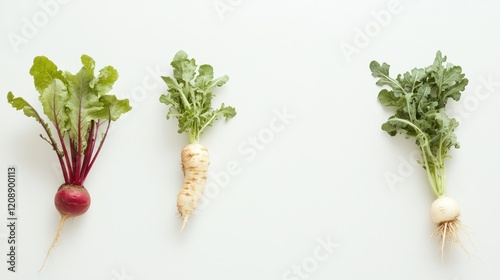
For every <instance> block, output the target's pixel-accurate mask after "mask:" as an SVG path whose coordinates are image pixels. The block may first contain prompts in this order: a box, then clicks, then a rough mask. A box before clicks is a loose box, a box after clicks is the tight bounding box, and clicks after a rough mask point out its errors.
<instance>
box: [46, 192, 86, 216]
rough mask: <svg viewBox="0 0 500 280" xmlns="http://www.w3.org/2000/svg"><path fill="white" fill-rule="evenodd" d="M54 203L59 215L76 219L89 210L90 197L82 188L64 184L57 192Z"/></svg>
mask: <svg viewBox="0 0 500 280" xmlns="http://www.w3.org/2000/svg"><path fill="white" fill-rule="evenodd" d="M54 203H55V205H56V209H57V210H58V211H59V213H61V215H66V216H69V217H76V216H80V215H82V214H84V213H85V212H87V210H89V207H90V195H89V192H88V191H87V189H86V188H85V187H83V186H73V185H66V184H64V185H62V186H60V187H59V189H58V190H57V193H56V197H55V198H54Z"/></svg>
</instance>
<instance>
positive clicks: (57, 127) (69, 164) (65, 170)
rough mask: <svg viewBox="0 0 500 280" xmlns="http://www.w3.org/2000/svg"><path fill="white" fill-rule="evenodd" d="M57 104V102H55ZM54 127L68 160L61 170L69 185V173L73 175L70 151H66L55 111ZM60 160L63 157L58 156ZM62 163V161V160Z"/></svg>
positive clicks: (62, 164) (65, 157) (62, 163)
mask: <svg viewBox="0 0 500 280" xmlns="http://www.w3.org/2000/svg"><path fill="white" fill-rule="evenodd" d="M54 103H55V101H54ZM54 107H55V104H54ZM54 126H55V128H56V131H57V136H58V137H59V142H60V143H61V147H62V152H63V154H64V159H65V160H66V165H67V166H65V165H64V162H61V169H62V172H63V175H64V181H65V183H69V182H68V179H69V178H68V171H69V172H70V173H71V172H72V170H71V169H72V166H71V163H70V161H69V156H68V151H67V150H66V145H65V143H64V139H63V136H62V134H61V130H60V127H59V122H58V120H57V115H56V112H55V111H54ZM58 156H59V158H60V159H61V155H58ZM61 161H62V160H61Z"/></svg>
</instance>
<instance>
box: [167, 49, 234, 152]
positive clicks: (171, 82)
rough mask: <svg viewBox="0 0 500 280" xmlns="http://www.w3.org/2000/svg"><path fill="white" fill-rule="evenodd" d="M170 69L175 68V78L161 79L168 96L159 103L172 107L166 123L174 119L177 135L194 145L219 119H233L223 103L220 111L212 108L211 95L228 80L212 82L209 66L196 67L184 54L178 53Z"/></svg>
mask: <svg viewBox="0 0 500 280" xmlns="http://www.w3.org/2000/svg"><path fill="white" fill-rule="evenodd" d="M170 65H172V67H173V68H174V77H173V78H172V77H162V79H163V80H164V81H165V83H166V84H167V86H168V92H169V93H168V94H163V95H162V96H160V102H162V103H164V104H166V105H171V107H170V108H169V111H168V114H167V119H169V118H170V117H176V118H177V119H178V120H179V131H178V132H179V133H182V132H186V133H187V134H188V136H189V143H197V142H198V141H199V139H200V135H201V133H202V132H203V131H204V129H205V128H207V127H208V126H212V124H213V122H214V121H215V120H217V119H218V118H219V117H221V116H223V117H224V118H225V119H226V121H227V120H229V119H231V118H232V117H234V116H235V115H236V110H235V109H234V108H233V107H230V106H225V105H224V103H222V105H221V106H220V108H219V109H215V110H214V109H213V108H212V98H213V97H214V94H213V92H212V91H213V89H214V88H215V87H220V86H222V85H224V84H225V83H226V82H227V81H228V80H229V77H228V76H226V75H224V76H222V77H219V78H216V79H214V71H213V68H212V66H210V65H208V64H204V65H201V66H200V67H197V65H196V61H195V60H194V59H193V58H191V59H189V58H188V55H187V54H186V53H185V52H184V51H179V52H177V54H176V55H175V57H174V59H173V61H172V63H171V64H170Z"/></svg>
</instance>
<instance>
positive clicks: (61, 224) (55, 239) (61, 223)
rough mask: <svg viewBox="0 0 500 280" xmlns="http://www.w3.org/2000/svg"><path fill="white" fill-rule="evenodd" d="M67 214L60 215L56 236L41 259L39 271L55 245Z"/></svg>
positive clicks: (67, 216)
mask: <svg viewBox="0 0 500 280" xmlns="http://www.w3.org/2000/svg"><path fill="white" fill-rule="evenodd" d="M69 217H70V216H69V215H64V214H62V215H61V220H60V221H59V228H58V229H57V233H56V237H55V238H54V241H52V244H51V245H50V248H49V250H48V251H47V255H46V256H45V259H44V260H43V264H42V267H41V268H40V270H39V271H42V269H43V267H44V266H45V263H46V262H47V259H48V258H49V255H50V251H52V249H53V248H54V247H55V246H56V243H57V240H58V239H59V236H60V235H61V232H62V230H63V227H64V222H66V220H67V219H68V218H69Z"/></svg>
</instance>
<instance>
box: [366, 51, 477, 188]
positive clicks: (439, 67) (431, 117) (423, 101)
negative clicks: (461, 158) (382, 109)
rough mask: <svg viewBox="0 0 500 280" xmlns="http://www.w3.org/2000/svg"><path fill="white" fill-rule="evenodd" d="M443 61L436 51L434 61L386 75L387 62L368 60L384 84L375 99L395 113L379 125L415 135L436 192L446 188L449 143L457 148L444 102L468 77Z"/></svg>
mask: <svg viewBox="0 0 500 280" xmlns="http://www.w3.org/2000/svg"><path fill="white" fill-rule="evenodd" d="M445 62H446V56H445V57H443V56H442V54H441V52H439V51H438V52H437V54H436V58H435V59H434V63H433V64H432V65H430V66H428V67H426V68H415V69H413V70H411V71H409V72H406V73H404V74H402V75H401V74H400V75H398V76H397V77H396V78H391V77H390V76H389V65H388V64H386V63H383V64H380V63H378V62H376V61H372V62H371V63H370V70H371V72H372V76H373V77H375V78H378V80H377V85H379V86H386V87H388V89H382V90H381V91H380V92H379V95H378V100H379V102H380V103H381V104H382V105H384V106H388V107H395V108H396V113H395V114H394V115H393V116H391V117H390V118H389V119H388V120H387V122H385V123H384V124H383V125H382V129H383V130H384V131H386V132H387V133H389V134H390V135H391V136H394V135H396V134H398V133H399V134H403V135H405V137H406V138H413V137H415V138H416V144H417V145H418V146H419V147H420V149H421V151H422V159H423V162H422V165H423V167H424V169H425V170H426V171H427V173H428V174H427V175H428V178H429V181H430V184H431V186H432V189H433V191H434V193H435V194H436V196H441V195H444V193H445V191H446V180H445V168H444V159H445V158H446V157H447V154H448V152H449V150H450V149H451V148H452V147H455V148H459V143H458V141H457V137H456V135H455V133H454V131H455V129H456V128H457V127H458V122H457V121H456V120H455V119H454V118H450V117H449V116H448V115H447V114H446V110H445V107H446V104H447V103H448V100H449V99H450V98H451V99H453V100H455V101H458V100H459V99H460V96H461V92H462V91H464V90H465V86H466V85H467V83H468V80H467V79H466V78H465V75H464V74H463V73H462V68H461V67H460V66H454V65H452V64H449V63H447V64H446V65H445Z"/></svg>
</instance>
